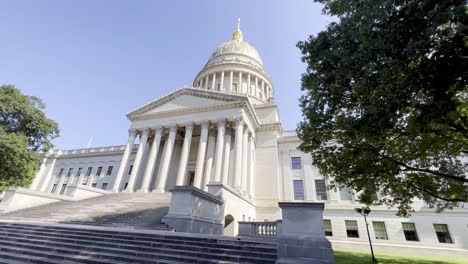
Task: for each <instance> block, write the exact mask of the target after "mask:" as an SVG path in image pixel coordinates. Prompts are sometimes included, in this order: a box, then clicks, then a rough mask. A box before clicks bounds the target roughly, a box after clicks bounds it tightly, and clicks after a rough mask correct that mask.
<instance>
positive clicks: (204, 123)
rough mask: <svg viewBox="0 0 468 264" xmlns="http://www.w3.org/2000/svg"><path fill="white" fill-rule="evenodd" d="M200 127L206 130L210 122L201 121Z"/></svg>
mask: <svg viewBox="0 0 468 264" xmlns="http://www.w3.org/2000/svg"><path fill="white" fill-rule="evenodd" d="M201 126H202V128H208V127H209V126H210V121H209V120H203V121H201Z"/></svg>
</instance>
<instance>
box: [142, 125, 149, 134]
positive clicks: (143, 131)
mask: <svg viewBox="0 0 468 264" xmlns="http://www.w3.org/2000/svg"><path fill="white" fill-rule="evenodd" d="M141 132H142V133H143V134H149V132H150V129H149V127H145V128H142V129H141Z"/></svg>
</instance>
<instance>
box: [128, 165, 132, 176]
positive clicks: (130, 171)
mask: <svg viewBox="0 0 468 264" xmlns="http://www.w3.org/2000/svg"><path fill="white" fill-rule="evenodd" d="M132 169H133V165H130V169H128V175H130V174H131V173H132Z"/></svg>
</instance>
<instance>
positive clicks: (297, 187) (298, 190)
mask: <svg viewBox="0 0 468 264" xmlns="http://www.w3.org/2000/svg"><path fill="white" fill-rule="evenodd" d="M293 185H294V200H305V196H304V182H303V181H302V180H294V181H293Z"/></svg>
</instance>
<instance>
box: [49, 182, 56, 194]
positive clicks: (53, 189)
mask: <svg viewBox="0 0 468 264" xmlns="http://www.w3.org/2000/svg"><path fill="white" fill-rule="evenodd" d="M56 189H57V184H54V186H52V190H51V191H50V193H54V192H55V190H56Z"/></svg>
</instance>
